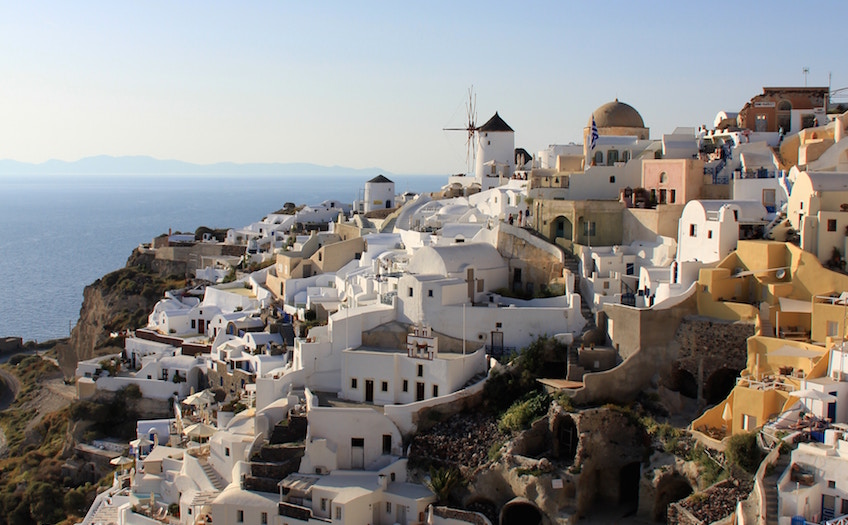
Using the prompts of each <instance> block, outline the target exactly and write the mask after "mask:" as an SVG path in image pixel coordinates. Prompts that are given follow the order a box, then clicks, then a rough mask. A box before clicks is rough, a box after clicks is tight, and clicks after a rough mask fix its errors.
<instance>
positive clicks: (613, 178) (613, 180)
mask: <svg viewBox="0 0 848 525" xmlns="http://www.w3.org/2000/svg"><path fill="white" fill-rule="evenodd" d="M610 184H615V175H610Z"/></svg>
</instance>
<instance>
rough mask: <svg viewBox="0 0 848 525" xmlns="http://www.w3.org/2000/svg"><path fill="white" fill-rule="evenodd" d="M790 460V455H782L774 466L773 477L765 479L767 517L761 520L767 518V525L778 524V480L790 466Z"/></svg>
mask: <svg viewBox="0 0 848 525" xmlns="http://www.w3.org/2000/svg"><path fill="white" fill-rule="evenodd" d="M789 459H790V457H789V454H781V455H780V456H779V457H778V458H777V463H776V464H775V465H774V472H772V474H771V476H767V477H765V478H763V493H764V494H763V497H764V498H765V500H766V515H765V516H761V518H765V523H766V525H777V523H778V520H777V512H778V506H777V480H778V479H779V478H780V476H781V474H783V472H784V471H785V470H786V467H787V466H789Z"/></svg>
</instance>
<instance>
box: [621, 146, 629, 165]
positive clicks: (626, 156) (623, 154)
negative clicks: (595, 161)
mask: <svg viewBox="0 0 848 525" xmlns="http://www.w3.org/2000/svg"><path fill="white" fill-rule="evenodd" d="M621 160H623V161H624V162H627V161H629V160H630V150H629V149H626V150H624V151H622V152H621Z"/></svg>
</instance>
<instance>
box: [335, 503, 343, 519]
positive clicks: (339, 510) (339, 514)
mask: <svg viewBox="0 0 848 525" xmlns="http://www.w3.org/2000/svg"><path fill="white" fill-rule="evenodd" d="M336 519H337V520H340V519H342V507H341V505H336Z"/></svg>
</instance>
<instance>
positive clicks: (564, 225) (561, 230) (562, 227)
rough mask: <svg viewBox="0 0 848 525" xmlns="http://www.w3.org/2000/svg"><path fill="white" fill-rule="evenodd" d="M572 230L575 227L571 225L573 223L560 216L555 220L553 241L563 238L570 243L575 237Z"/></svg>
mask: <svg viewBox="0 0 848 525" xmlns="http://www.w3.org/2000/svg"><path fill="white" fill-rule="evenodd" d="M572 230H573V227H572V225H571V221H570V220H568V218H567V217H563V216H562V215H560V216H558V217H557V218H556V219H554V223H553V232H552V233H553V235H552V238H553V240H556V239H557V238H560V237H561V238H563V239H565V240H568V241H570V240H572V237H573V232H572Z"/></svg>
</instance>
